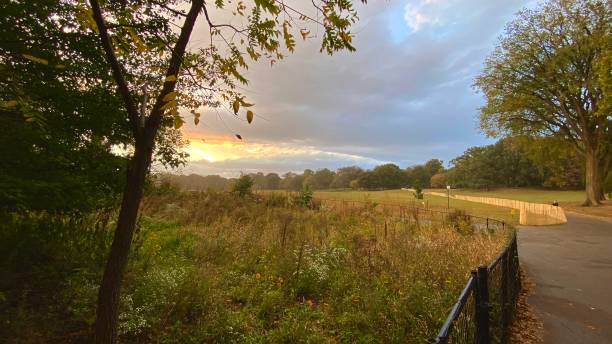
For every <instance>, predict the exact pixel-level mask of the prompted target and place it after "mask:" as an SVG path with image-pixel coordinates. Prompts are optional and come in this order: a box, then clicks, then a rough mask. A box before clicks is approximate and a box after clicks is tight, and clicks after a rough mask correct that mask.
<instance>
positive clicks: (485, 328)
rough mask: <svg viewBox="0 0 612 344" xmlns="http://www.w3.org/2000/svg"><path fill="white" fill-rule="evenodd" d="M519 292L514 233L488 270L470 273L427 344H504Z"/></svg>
mask: <svg viewBox="0 0 612 344" xmlns="http://www.w3.org/2000/svg"><path fill="white" fill-rule="evenodd" d="M520 290H521V280H520V274H519V261H518V249H517V242H516V233H515V234H514V235H513V236H512V239H511V240H510V243H509V244H508V246H506V248H505V249H504V251H503V252H502V253H500V254H499V255H498V256H497V258H495V260H493V262H491V264H489V265H488V266H479V267H478V269H477V270H474V271H472V273H471V276H470V278H468V281H467V283H466V284H465V287H464V289H463V291H462V292H461V294H460V295H459V299H458V300H457V302H456V303H455V305H454V306H453V308H452V310H451V312H450V314H449V315H448V317H447V319H446V321H445V322H444V324H443V325H442V327H441V329H440V332H439V333H438V336H437V337H436V338H434V339H432V340H431V343H436V344H438V343H439V344H446V343H477V344H489V343H508V342H509V338H510V325H511V322H512V318H513V316H514V313H515V309H516V301H517V299H518V295H519V292H520Z"/></svg>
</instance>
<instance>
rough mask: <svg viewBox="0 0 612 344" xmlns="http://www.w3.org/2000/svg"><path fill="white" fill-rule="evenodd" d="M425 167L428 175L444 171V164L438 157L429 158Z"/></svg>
mask: <svg viewBox="0 0 612 344" xmlns="http://www.w3.org/2000/svg"><path fill="white" fill-rule="evenodd" d="M425 168H426V169H427V172H429V175H430V176H433V175H434V174H436V173H440V172H444V165H443V163H442V160H440V159H431V160H429V161H427V162H426V163H425Z"/></svg>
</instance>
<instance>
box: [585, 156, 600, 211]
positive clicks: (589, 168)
mask: <svg viewBox="0 0 612 344" xmlns="http://www.w3.org/2000/svg"><path fill="white" fill-rule="evenodd" d="M584 157H585V162H586V171H585V186H586V200H585V201H584V203H583V205H584V206H593V205H599V204H601V203H600V199H601V198H600V195H599V193H600V189H601V180H600V178H599V159H598V156H597V149H592V148H591V149H588V148H587V149H586V151H585V156H584Z"/></svg>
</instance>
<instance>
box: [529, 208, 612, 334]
mask: <svg viewBox="0 0 612 344" xmlns="http://www.w3.org/2000/svg"><path fill="white" fill-rule="evenodd" d="M567 219H568V223H567V224H564V225H555V226H545V227H528V226H520V227H519V228H520V229H519V235H518V239H519V257H520V259H521V263H522V265H523V267H524V268H525V270H526V271H527V274H528V275H529V277H530V278H531V280H532V281H533V282H535V284H536V287H535V293H534V294H533V295H532V296H531V297H530V299H529V302H530V303H531V304H532V305H533V306H534V307H535V309H536V311H537V312H538V313H539V315H540V317H541V319H542V321H543V322H544V343H551V344H566V343H567V344H582V343H585V344H590V343H595V344H599V343H606V344H612V221H607V220H599V219H596V218H593V217H585V216H580V215H574V214H568V215H567Z"/></svg>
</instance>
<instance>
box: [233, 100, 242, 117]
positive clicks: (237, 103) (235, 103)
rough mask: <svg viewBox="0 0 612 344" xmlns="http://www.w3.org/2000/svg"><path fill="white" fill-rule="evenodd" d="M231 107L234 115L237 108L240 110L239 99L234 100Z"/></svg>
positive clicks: (236, 112)
mask: <svg viewBox="0 0 612 344" xmlns="http://www.w3.org/2000/svg"><path fill="white" fill-rule="evenodd" d="M232 108H233V109H234V115H237V114H238V110H240V100H238V99H236V100H234V103H233V104H232Z"/></svg>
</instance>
